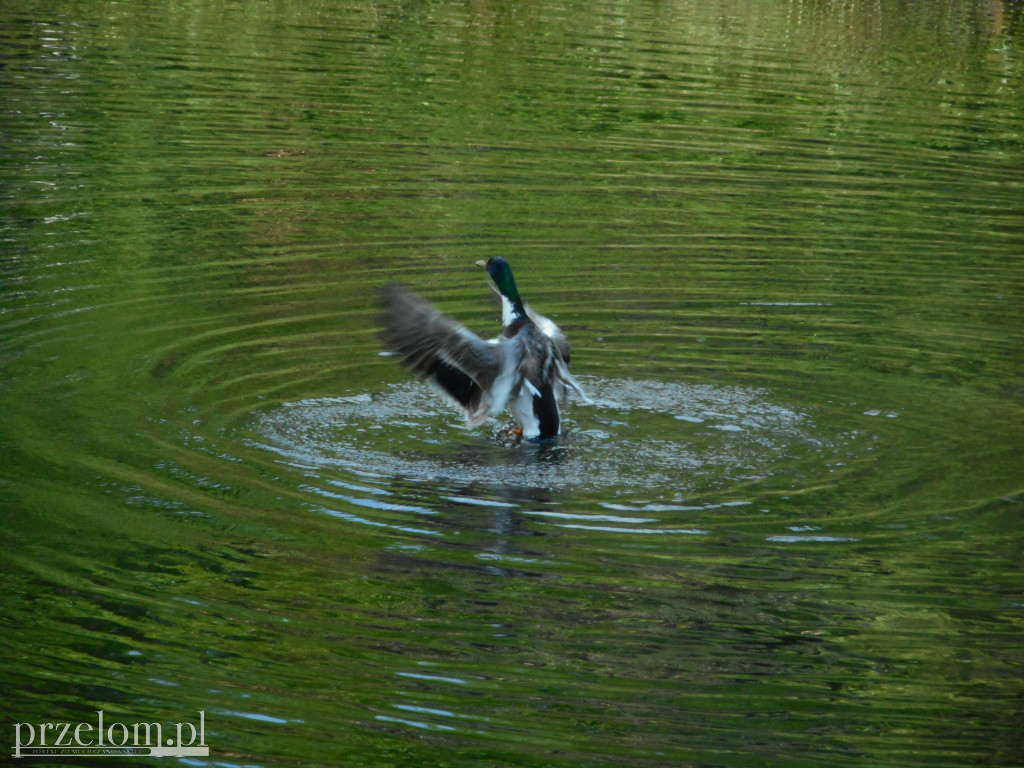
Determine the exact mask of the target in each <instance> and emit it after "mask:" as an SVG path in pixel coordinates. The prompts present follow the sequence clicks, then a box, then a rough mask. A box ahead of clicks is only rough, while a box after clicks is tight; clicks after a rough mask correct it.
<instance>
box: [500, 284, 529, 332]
mask: <svg viewBox="0 0 1024 768" xmlns="http://www.w3.org/2000/svg"><path fill="white" fill-rule="evenodd" d="M496 284H497V286H498V291H499V292H500V293H501V321H502V325H508V324H509V323H511V322H512V321H513V320H515V319H517V318H520V317H526V307H524V306H523V300H522V298H521V297H520V296H519V289H518V288H516V280H515V278H514V277H512V273H511V272H506V273H505V274H503V275H500V280H499V281H496Z"/></svg>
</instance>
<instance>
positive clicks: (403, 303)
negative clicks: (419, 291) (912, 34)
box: [380, 283, 507, 424]
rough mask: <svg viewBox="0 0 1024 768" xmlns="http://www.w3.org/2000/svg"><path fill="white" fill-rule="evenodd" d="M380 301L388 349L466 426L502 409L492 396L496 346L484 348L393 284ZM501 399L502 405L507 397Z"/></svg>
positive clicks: (498, 366)
mask: <svg viewBox="0 0 1024 768" xmlns="http://www.w3.org/2000/svg"><path fill="white" fill-rule="evenodd" d="M380 299H381V304H382V306H383V310H384V316H383V324H384V341H385V343H386V344H387V346H388V347H390V348H391V349H392V350H393V351H394V352H395V353H396V354H398V355H399V357H400V358H401V360H402V363H403V365H405V366H406V367H407V368H408V369H409V370H411V371H412V372H413V373H415V374H417V375H419V376H422V377H423V378H424V379H425V380H427V381H428V382H430V383H431V384H433V385H434V386H435V387H437V388H438V389H439V390H440V391H441V392H443V393H444V394H445V395H447V396H448V397H450V398H451V399H452V400H453V401H454V402H455V404H456V405H458V406H459V407H460V408H461V409H462V410H463V411H465V413H466V418H467V420H468V421H469V423H470V424H479V423H480V422H482V421H483V420H484V419H486V418H487V416H488V415H490V414H491V413H493V412H495V411H497V410H499V409H501V408H502V407H504V404H505V403H504V400H503V401H502V402H500V403H499V402H496V401H495V397H496V393H495V391H494V390H495V381H496V380H497V379H498V378H499V375H500V373H501V371H502V369H503V366H502V355H503V352H502V348H501V347H500V346H497V345H494V344H488V343H487V342H486V341H484V340H483V339H481V338H480V337H479V336H477V335H476V334H475V333H473V332H472V331H470V330H468V329H467V328H466V327H465V326H463V325H462V324H461V323H459V322H458V321H456V320H455V319H453V318H451V317H449V316H448V315H445V314H443V313H441V312H438V311H437V310H436V309H434V307H432V306H431V305H430V303H429V302H427V301H426V300H424V299H422V298H420V297H419V296H417V295H416V294H414V293H412V292H411V291H409V290H407V289H405V288H403V287H402V286H401V285H398V284H397V283H391V284H389V285H386V286H384V288H382V289H381V292H380ZM498 389H499V391H500V390H504V389H505V388H504V387H499V388H498ZM503 395H504V398H505V399H507V392H504V393H503Z"/></svg>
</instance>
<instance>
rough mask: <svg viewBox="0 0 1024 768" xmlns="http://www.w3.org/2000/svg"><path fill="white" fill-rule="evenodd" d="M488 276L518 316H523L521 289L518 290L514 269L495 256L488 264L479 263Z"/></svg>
mask: <svg viewBox="0 0 1024 768" xmlns="http://www.w3.org/2000/svg"><path fill="white" fill-rule="evenodd" d="M477 264H480V265H481V266H482V267H483V268H484V269H486V270H487V274H488V275H490V276H491V280H493V281H494V285H495V287H497V289H498V292H499V293H501V295H502V296H504V297H505V298H506V299H508V300H509V301H510V302H511V303H512V306H513V307H514V308H515V310H516V312H517V314H523V300H522V299H521V298H520V297H519V289H518V288H516V279H515V278H514V277H512V267H510V266H509V264H508V262H507V261H505V259H503V258H501V256H494V257H492V258H490V259H488V260H487V262H486V263H485V262H482V261H478V262H477Z"/></svg>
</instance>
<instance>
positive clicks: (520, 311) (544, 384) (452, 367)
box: [380, 256, 586, 441]
mask: <svg viewBox="0 0 1024 768" xmlns="http://www.w3.org/2000/svg"><path fill="white" fill-rule="evenodd" d="M477 264H479V265H480V266H482V267H484V268H485V269H486V270H487V274H488V277H489V279H490V283H491V287H492V288H493V289H494V290H495V291H496V292H497V293H498V295H499V296H501V303H502V330H501V335H500V336H499V337H498V338H496V339H493V340H492V341H489V342H488V341H484V340H483V339H481V338H480V337H479V336H477V335H476V334H475V333H473V332H472V331H470V330H469V329H467V328H466V327H465V326H464V325H462V324H461V323H460V322H458V321H457V320H455V319H454V318H452V317H449V316H448V315H445V314H443V313H441V312H438V311H437V310H436V309H434V307H433V306H431V304H430V303H429V302H428V301H426V300H425V299H422V298H420V297H419V296H417V295H416V294H415V293H413V292H411V291H409V290H408V289H406V288H404V287H403V286H401V285H399V284H397V283H390V284H388V285H386V286H384V288H382V289H381V292H380V297H381V303H382V305H383V308H384V340H385V343H386V344H387V345H388V346H389V347H390V348H391V349H392V350H393V351H394V352H395V353H396V354H398V355H399V356H400V357H401V360H402V363H403V364H404V365H405V366H406V367H407V368H409V369H410V370H411V371H412V372H413V373H416V374H418V375H419V376H422V377H423V378H424V379H425V380H426V381H428V382H429V383H431V384H432V385H434V386H435V387H436V388H437V389H439V390H440V391H441V392H442V393H443V394H444V395H446V396H447V397H449V398H450V399H451V400H452V401H453V402H454V403H455V405H457V406H458V407H459V408H460V409H461V410H462V411H463V412H464V413H465V415H466V420H467V421H468V422H469V424H470V426H476V425H478V424H481V423H482V422H484V421H485V420H486V419H487V418H488V417H490V416H495V415H497V414H498V413H500V412H501V411H502V410H503V409H505V408H508V410H509V412H511V414H512V416H513V418H514V419H515V420H516V423H517V424H518V425H519V427H518V429H517V430H515V432H516V433H517V434H522V436H523V437H524V438H527V439H530V440H536V441H542V440H548V439H550V438H553V437H556V436H557V435H558V432H559V424H560V421H561V418H560V415H559V411H558V405H559V401H560V400H562V399H563V397H564V395H565V393H566V391H567V390H569V389H572V390H574V391H575V392H577V393H578V394H579V395H580V396H581V397H583V398H584V399H585V400H586V395H585V394H584V392H583V390H582V389H581V388H580V385H579V384H578V383H577V382H576V380H575V379H574V378H573V377H572V375H571V374H570V373H569V365H568V364H569V343H568V341H566V338H565V334H563V333H562V331H561V330H559V328H558V326H557V325H555V324H554V323H553V322H551V320H549V319H548V318H546V317H542V316H541V315H538V314H536V313H535V312H533V310H531V309H530V307H529V306H528V305H527V304H525V303H523V300H522V298H521V297H520V296H519V291H518V289H517V288H516V281H515V278H514V277H513V276H512V268H511V267H510V266H509V264H508V262H507V261H506V260H505V259H503V258H501V257H500V256H496V257H494V258H492V259H490V260H488V261H487V262H483V261H479V262H477Z"/></svg>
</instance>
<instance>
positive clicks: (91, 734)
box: [14, 709, 210, 757]
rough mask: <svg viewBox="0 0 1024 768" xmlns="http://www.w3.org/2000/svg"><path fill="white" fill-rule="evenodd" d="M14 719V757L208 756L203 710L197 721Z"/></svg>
mask: <svg viewBox="0 0 1024 768" xmlns="http://www.w3.org/2000/svg"><path fill="white" fill-rule="evenodd" d="M96 715H97V718H96V722H95V723H15V724H14V757H44V756H45V757H54V756H56V757H95V756H103V757H117V756H121V757H208V756H209V754H210V748H209V747H208V746H207V745H206V710H203V709H200V710H199V723H198V725H194V724H192V723H171V724H169V725H168V726H167V728H166V729H165V728H164V727H163V726H162V725H161V724H160V723H153V722H150V723H128V724H126V723H121V722H113V723H108V722H105V720H104V713H103V710H102V709H97V710H96Z"/></svg>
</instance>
